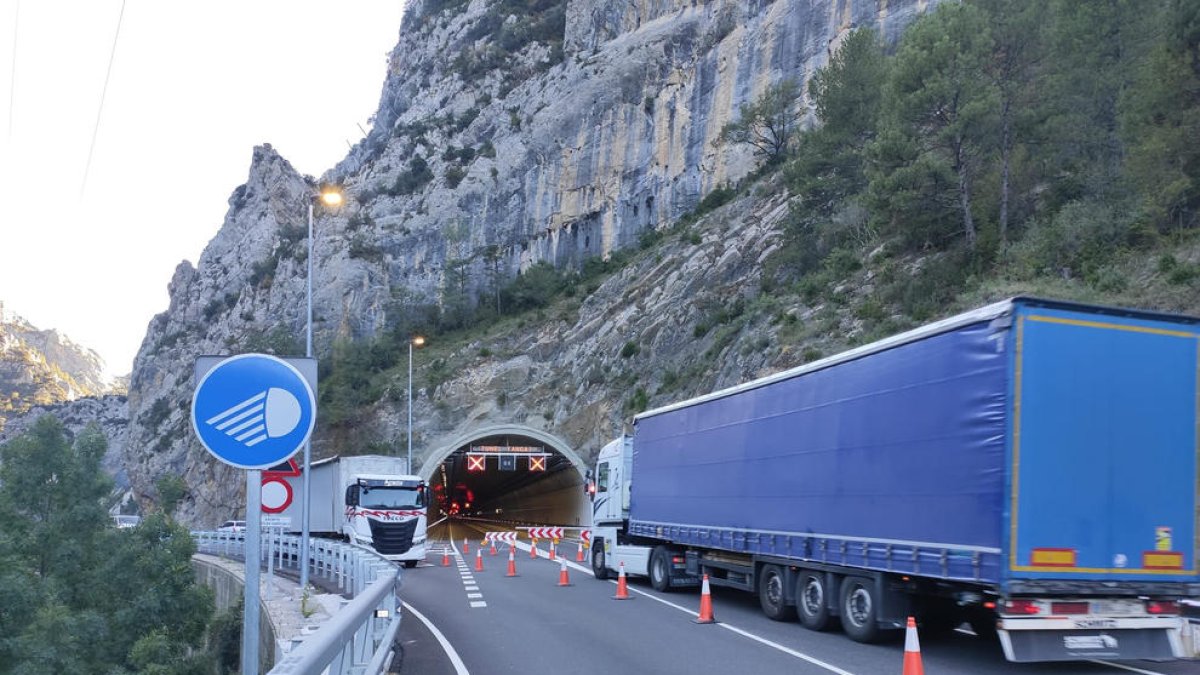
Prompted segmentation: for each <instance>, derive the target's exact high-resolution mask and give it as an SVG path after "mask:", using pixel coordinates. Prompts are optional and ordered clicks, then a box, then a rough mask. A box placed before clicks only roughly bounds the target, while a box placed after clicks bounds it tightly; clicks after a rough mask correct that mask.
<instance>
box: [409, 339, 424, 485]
mask: <svg viewBox="0 0 1200 675" xmlns="http://www.w3.org/2000/svg"><path fill="white" fill-rule="evenodd" d="M423 344H425V338H423V337H421V336H420V335H416V336H414V337H413V338H412V339H411V340H409V341H408V472H409V473H413V465H412V361H413V357H412V352H413V347H414V346H415V347H420V346H421V345H423Z"/></svg>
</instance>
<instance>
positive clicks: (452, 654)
mask: <svg viewBox="0 0 1200 675" xmlns="http://www.w3.org/2000/svg"><path fill="white" fill-rule="evenodd" d="M400 604H401V605H402V606H403V607H404V609H406V610H408V611H409V613H411V614H412V615H413V616H415V617H417V618H418V619H420V621H421V623H423V624H425V627H426V628H428V629H429V632H430V633H433V637H434V639H436V640H437V641H438V644H440V645H441V646H442V651H444V652H446V657H447V658H449V659H450V664H451V665H453V666H454V672H455V673H457V674H458V675H471V671H469V670H467V664H465V663H463V660H462V657H460V656H459V655H458V651H457V650H456V649H454V645H452V644H450V641H449V640H447V639H446V636H445V635H442V631H440V630H438V628H437V626H435V625H433V622H432V621H430V620H429V619H428V618H426V617H425V615H424V614H422V613H420V612H418V611H417V610H416V608H415V607H413V606H412V605H410V604H408V603H407V602H404V601H403V600H401V601H400Z"/></svg>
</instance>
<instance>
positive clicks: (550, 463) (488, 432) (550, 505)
mask: <svg viewBox="0 0 1200 675" xmlns="http://www.w3.org/2000/svg"><path fill="white" fill-rule="evenodd" d="M585 471H586V467H585V465H584V463H583V460H582V459H580V457H579V456H578V455H577V454H575V452H574V451H573V450H571V448H570V447H569V446H568V445H567V444H566V443H564V442H563V441H561V440H560V439H558V438H556V437H554V436H553V435H551V434H547V433H546V432H544V431H540V430H537V429H533V428H529V427H522V426H519V425H508V426H500V427H489V428H485V429H480V430H478V431H476V432H474V433H472V434H470V435H467V436H464V437H461V438H459V439H456V440H455V442H454V443H452V444H451V445H449V446H446V447H445V448H442V449H441V450H440V451H438V452H436V453H434V454H433V456H431V457H430V458H429V459H428V460H426V462H425V465H424V466H423V467H422V468H421V476H422V477H423V478H425V480H426V482H427V483H428V484H429V485H430V487H431V489H432V491H433V495H434V504H433V505H434V508H435V511H434V513H432V514H431V517H432V518H435V519H436V518H440V517H443V516H446V517H449V518H474V519H482V520H492V521H498V522H504V523H509V524H514V525H567V526H570V525H584V526H586V525H588V524H590V512H591V511H590V508H589V507H588V505H587V500H586V498H585V495H584V493H583V483H584V472H585Z"/></svg>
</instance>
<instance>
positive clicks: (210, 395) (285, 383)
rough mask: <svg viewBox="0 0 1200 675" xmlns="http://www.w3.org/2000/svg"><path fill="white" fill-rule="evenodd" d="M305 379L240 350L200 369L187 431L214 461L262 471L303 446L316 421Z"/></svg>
mask: <svg viewBox="0 0 1200 675" xmlns="http://www.w3.org/2000/svg"><path fill="white" fill-rule="evenodd" d="M316 410H317V403H316V399H315V398H314V396H313V391H312V387H310V386H309V384H308V381H307V380H305V379H304V376H303V375H301V374H300V371H298V370H296V368H295V367H294V366H292V365H291V364H290V363H288V362H287V361H284V360H283V359H279V358H276V357H274V356H269V355H267V354H239V355H237V356H231V357H229V358H228V359H226V360H224V361H221V362H220V363H218V364H217V365H216V366H214V367H213V368H212V370H209V371H208V372H207V373H205V375H204V377H203V378H201V380H200V382H199V384H197V385H196V393H195V394H194V395H193V396H192V429H194V430H195V432H196V436H197V437H198V438H199V439H200V442H201V443H202V444H203V445H204V447H205V448H206V449H207V450H208V451H209V452H210V453H212V454H213V456H215V457H216V458H217V459H219V460H221V461H222V462H225V463H226V464H230V465H232V466H236V467H239V468H242V469H266V468H270V467H272V466H275V465H276V464H279V463H280V462H283V461H286V460H287V459H288V458H290V457H291V456H292V455H294V454H296V451H297V450H299V449H300V448H301V447H303V445H304V442H305V441H307V440H308V437H309V435H311V434H312V429H313V424H314V423H315V422H316Z"/></svg>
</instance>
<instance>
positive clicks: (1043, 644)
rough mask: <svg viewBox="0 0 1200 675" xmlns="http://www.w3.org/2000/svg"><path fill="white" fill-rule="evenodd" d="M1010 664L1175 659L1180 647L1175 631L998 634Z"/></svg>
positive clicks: (1161, 629) (1028, 631) (1051, 631)
mask: <svg viewBox="0 0 1200 675" xmlns="http://www.w3.org/2000/svg"><path fill="white" fill-rule="evenodd" d="M999 633H1000V644H1001V645H1002V646H1003V647H1004V655H1005V656H1006V657H1007V658H1008V660H1009V661H1016V662H1028V661H1079V660H1086V659H1122V660H1124V659H1150V660H1155V659H1158V660H1162V659H1174V658H1178V657H1179V652H1180V651H1181V645H1180V643H1179V633H1178V631H1173V630H1170V629H1167V628H1154V629H1149V628H1142V629H1137V630H1011V631H1010V630H1000V631H999Z"/></svg>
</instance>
